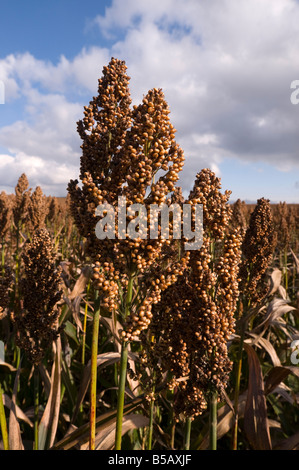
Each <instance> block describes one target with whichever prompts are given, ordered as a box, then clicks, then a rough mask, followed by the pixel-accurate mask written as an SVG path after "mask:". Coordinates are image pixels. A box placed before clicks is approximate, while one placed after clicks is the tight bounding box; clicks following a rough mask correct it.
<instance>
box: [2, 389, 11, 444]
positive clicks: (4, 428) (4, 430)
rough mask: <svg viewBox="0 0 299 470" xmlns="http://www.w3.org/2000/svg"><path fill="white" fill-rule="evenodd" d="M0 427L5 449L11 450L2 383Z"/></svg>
mask: <svg viewBox="0 0 299 470" xmlns="http://www.w3.org/2000/svg"><path fill="white" fill-rule="evenodd" d="M0 427H1V433H2V441H3V449H4V450H9V440H8V432H7V424H6V417H5V410H4V405H3V391H2V387H1V385H0Z"/></svg>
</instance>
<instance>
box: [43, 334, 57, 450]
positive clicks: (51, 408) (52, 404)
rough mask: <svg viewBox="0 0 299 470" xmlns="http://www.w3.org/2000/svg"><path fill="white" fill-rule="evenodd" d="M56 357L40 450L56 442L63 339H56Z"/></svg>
mask: <svg viewBox="0 0 299 470" xmlns="http://www.w3.org/2000/svg"><path fill="white" fill-rule="evenodd" d="M55 349H56V351H55V359H54V364H53V367H52V375H51V390H50V395H49V398H48V401H47V405H46V408H45V411H44V414H43V416H42V419H41V422H40V424H39V431H38V445H39V449H40V450H44V449H45V448H47V447H51V446H52V445H53V443H54V440H55V436H56V431H57V426H58V419H59V410H60V393H61V340H60V337H58V338H57V341H56V348H55Z"/></svg>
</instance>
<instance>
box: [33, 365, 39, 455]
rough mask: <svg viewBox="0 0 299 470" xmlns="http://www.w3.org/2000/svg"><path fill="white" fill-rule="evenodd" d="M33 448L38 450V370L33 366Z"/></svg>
mask: <svg viewBox="0 0 299 470" xmlns="http://www.w3.org/2000/svg"><path fill="white" fill-rule="evenodd" d="M33 382H34V450H38V410H39V372H38V367H37V366H35V367H34V377H33Z"/></svg>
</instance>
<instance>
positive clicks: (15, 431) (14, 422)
mask: <svg viewBox="0 0 299 470" xmlns="http://www.w3.org/2000/svg"><path fill="white" fill-rule="evenodd" d="M20 372H21V367H20V366H19V368H18V370H17V373H16V377H15V382H14V387H13V395H12V400H11V402H10V413H9V431H8V432H9V448H10V450H24V445H23V442H22V438H21V429H20V425H19V422H18V418H17V409H16V401H17V391H18V384H19V378H20Z"/></svg>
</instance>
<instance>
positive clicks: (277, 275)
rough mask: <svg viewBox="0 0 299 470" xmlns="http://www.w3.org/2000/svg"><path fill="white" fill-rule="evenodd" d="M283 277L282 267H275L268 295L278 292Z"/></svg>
mask: <svg viewBox="0 0 299 470" xmlns="http://www.w3.org/2000/svg"><path fill="white" fill-rule="evenodd" d="M281 278H282V272H281V271H280V269H278V268H275V269H274V270H273V271H272V273H271V276H270V288H269V292H268V295H272V294H274V292H276V291H277V290H278V288H279V286H280V284H281Z"/></svg>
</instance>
